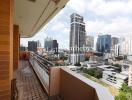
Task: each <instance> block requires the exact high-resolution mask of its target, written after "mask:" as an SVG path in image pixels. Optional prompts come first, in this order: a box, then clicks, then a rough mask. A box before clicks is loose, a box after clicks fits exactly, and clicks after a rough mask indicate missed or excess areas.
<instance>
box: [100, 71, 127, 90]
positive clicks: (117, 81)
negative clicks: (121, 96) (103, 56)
mask: <svg viewBox="0 0 132 100" xmlns="http://www.w3.org/2000/svg"><path fill="white" fill-rule="evenodd" d="M127 78H128V76H126V75H122V74H120V73H116V72H112V71H103V78H102V81H104V82H105V83H107V84H110V85H113V86H115V87H116V88H120V87H121V86H122V84H123V83H124V82H125V80H126V79H127Z"/></svg>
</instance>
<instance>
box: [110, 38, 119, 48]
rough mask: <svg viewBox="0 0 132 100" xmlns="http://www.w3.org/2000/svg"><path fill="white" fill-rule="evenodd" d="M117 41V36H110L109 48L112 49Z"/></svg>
mask: <svg viewBox="0 0 132 100" xmlns="http://www.w3.org/2000/svg"><path fill="white" fill-rule="evenodd" d="M118 43H119V38H117V37H112V38H111V48H112V49H114V47H115V45H116V44H118Z"/></svg>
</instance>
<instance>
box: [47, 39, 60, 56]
mask: <svg viewBox="0 0 132 100" xmlns="http://www.w3.org/2000/svg"><path fill="white" fill-rule="evenodd" d="M58 45H59V44H58V42H57V40H53V39H52V38H49V37H47V38H46V39H45V42H44V48H45V49H46V51H51V50H52V51H54V53H56V54H57V53H58Z"/></svg>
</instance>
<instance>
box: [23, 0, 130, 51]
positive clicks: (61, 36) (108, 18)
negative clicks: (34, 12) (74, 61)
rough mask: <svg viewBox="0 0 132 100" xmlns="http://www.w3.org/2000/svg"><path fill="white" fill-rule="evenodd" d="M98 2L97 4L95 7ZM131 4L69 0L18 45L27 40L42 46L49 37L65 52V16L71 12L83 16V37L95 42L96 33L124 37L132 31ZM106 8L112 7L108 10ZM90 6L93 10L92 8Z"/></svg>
mask: <svg viewBox="0 0 132 100" xmlns="http://www.w3.org/2000/svg"><path fill="white" fill-rule="evenodd" d="M98 3H99V4H100V5H97V4H98ZM131 4H132V1H130V0H125V1H124V0H94V1H91V0H78V2H75V0H70V1H69V3H68V4H67V5H66V7H65V8H64V9H63V10H62V11H61V12H60V13H59V14H57V16H55V18H53V19H52V20H51V21H50V22H49V23H48V24H47V25H46V26H45V27H44V28H42V29H41V30H40V31H39V32H38V34H37V35H35V36H34V37H32V38H30V39H29V38H27V39H25V38H24V39H21V41H22V42H21V44H23V45H24V46H25V45H27V41H28V40H29V41H31V40H40V42H41V44H42V46H43V45H44V44H43V42H44V39H45V38H46V37H47V36H50V37H53V38H55V39H57V40H58V43H59V44H60V48H66V49H68V48H69V32H70V31H69V30H70V25H69V24H70V19H69V16H70V15H71V14H72V13H73V12H76V13H78V14H80V15H81V16H83V17H84V22H85V23H86V33H87V34H86V35H92V36H94V37H95V41H96V39H97V36H98V34H99V33H104V34H111V35H112V36H118V37H120V36H121V37H122V36H127V35H128V34H130V33H131V32H132V28H131V26H132V25H131V23H132V21H131V15H132V14H131V9H132V7H131V6H130V5H131ZM96 5H97V7H96ZM116 5H118V6H116ZM110 6H112V9H111V7H110ZM93 7H94V9H92V8H93ZM97 8H98V11H97ZM103 8H105V9H103ZM102 9H103V11H102ZM126 10H127V12H126Z"/></svg>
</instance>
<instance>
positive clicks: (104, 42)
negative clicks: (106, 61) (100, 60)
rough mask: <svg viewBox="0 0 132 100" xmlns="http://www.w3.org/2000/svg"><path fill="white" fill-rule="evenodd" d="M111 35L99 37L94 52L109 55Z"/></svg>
mask: <svg viewBox="0 0 132 100" xmlns="http://www.w3.org/2000/svg"><path fill="white" fill-rule="evenodd" d="M110 49H111V35H99V36H98V39H97V44H96V50H97V51H98V52H102V53H110Z"/></svg>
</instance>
